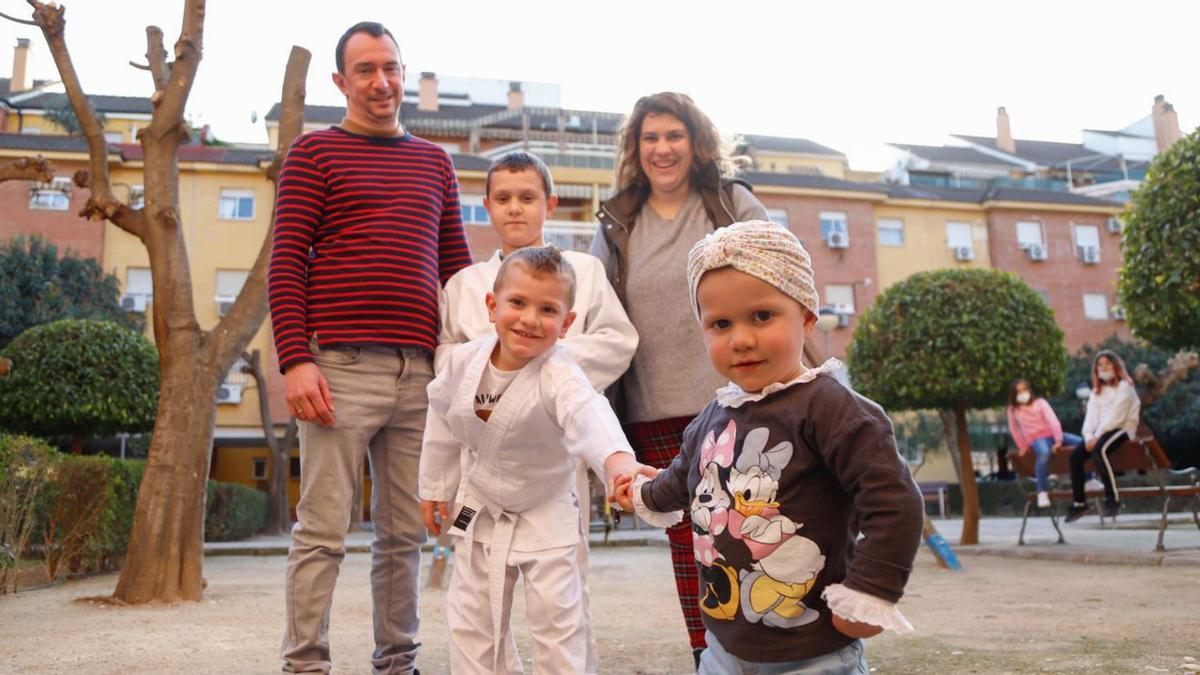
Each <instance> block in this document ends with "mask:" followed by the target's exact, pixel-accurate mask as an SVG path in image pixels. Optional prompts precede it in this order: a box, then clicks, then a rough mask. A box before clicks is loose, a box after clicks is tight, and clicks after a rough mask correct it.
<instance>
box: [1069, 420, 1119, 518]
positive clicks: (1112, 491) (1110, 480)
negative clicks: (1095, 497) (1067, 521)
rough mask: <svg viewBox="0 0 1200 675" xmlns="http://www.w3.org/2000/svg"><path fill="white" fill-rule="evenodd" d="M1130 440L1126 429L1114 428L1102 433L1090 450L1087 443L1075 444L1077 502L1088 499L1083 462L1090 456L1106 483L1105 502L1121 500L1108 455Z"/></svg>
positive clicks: (1073, 464)
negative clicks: (1085, 490)
mask: <svg viewBox="0 0 1200 675" xmlns="http://www.w3.org/2000/svg"><path fill="white" fill-rule="evenodd" d="M1128 440H1129V434H1128V433H1126V432H1125V430H1124V429H1113V430H1112V431H1106V432H1104V433H1103V434H1101V435H1100V438H1098V439H1096V445H1094V446H1093V447H1092V450H1090V451H1089V450H1088V449H1087V443H1080V444H1079V445H1077V446H1075V450H1074V451H1073V452H1071V492H1072V493H1073V497H1074V499H1075V503H1076V504H1083V503H1085V502H1086V501H1087V496H1086V495H1085V494H1084V489H1083V483H1084V480H1085V478H1084V473H1083V463H1084V462H1086V461H1088V458H1089V457H1090V458H1093V459H1095V460H1096V461H1095V464H1096V473H1098V474H1100V481H1101V482H1103V483H1104V501H1105V503H1107V504H1115V503H1117V502H1119V501H1121V495H1120V494H1119V493H1118V492H1117V477H1116V475H1115V474H1114V473H1113V469H1112V463H1111V462H1109V460H1108V457H1109V455H1110V454H1111V453H1113V452H1116V450H1117V448H1119V447H1121V446H1122V445H1124V444H1125V441H1128Z"/></svg>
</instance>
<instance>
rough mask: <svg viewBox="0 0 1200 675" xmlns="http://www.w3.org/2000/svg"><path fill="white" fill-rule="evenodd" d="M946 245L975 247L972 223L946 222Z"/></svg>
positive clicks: (950, 246)
mask: <svg viewBox="0 0 1200 675" xmlns="http://www.w3.org/2000/svg"><path fill="white" fill-rule="evenodd" d="M946 246H947V247H949V248H960V247H966V248H973V247H974V246H975V240H974V239H973V238H972V237H971V224H970V223H946Z"/></svg>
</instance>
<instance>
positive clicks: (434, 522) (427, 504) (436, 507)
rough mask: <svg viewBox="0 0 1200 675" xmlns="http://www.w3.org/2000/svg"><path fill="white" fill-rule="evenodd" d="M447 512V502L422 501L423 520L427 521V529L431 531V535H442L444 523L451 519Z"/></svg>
mask: <svg viewBox="0 0 1200 675" xmlns="http://www.w3.org/2000/svg"><path fill="white" fill-rule="evenodd" d="M446 510H447V507H446V502H431V501H429V500H428V499H422V500H421V520H423V521H425V529H427V530H429V533H430V534H432V535H434V536H437V535H439V534H441V533H442V523H444V522H446V519H447V518H449V517H450V515H449V514H448V513H447V511H446ZM435 515H436V518H435Z"/></svg>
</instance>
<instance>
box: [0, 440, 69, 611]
mask: <svg viewBox="0 0 1200 675" xmlns="http://www.w3.org/2000/svg"><path fill="white" fill-rule="evenodd" d="M57 459H58V453H56V452H55V451H54V450H53V448H51V447H50V446H49V445H47V444H46V443H44V442H43V441H39V440H37V439H35V438H30V437H28V436H8V435H5V434H0V595H4V594H5V593H7V592H8V591H9V590H10V589H11V590H16V576H15V572H16V566H17V562H18V561H19V560H20V558H21V555H22V553H23V552H24V551H25V549H26V547H27V546H28V544H29V539H30V536H31V535H32V534H33V532H34V531H35V529H36V528H37V516H38V513H39V506H40V505H41V503H42V501H43V500H44V499H45V486H46V482H47V479H48V476H49V475H50V473H51V471H52V470H53V467H54V463H55V461H56V460H57Z"/></svg>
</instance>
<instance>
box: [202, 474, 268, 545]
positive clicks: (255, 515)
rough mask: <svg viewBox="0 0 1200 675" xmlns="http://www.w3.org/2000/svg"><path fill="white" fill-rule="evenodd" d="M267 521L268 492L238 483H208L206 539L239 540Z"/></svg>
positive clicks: (258, 528)
mask: <svg viewBox="0 0 1200 675" xmlns="http://www.w3.org/2000/svg"><path fill="white" fill-rule="evenodd" d="M266 524H267V493H265V492H263V491H261V490H255V489H254V488H251V487H247V486H245V485H241V484H239V483H218V482H217V481H211V480H210V481H209V482H208V517H207V518H205V520H204V540H205V541H238V540H239V539H245V538H247V537H249V536H251V535H253V534H254V533H255V532H258V531H259V530H261V529H263V527H265V526H266Z"/></svg>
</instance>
